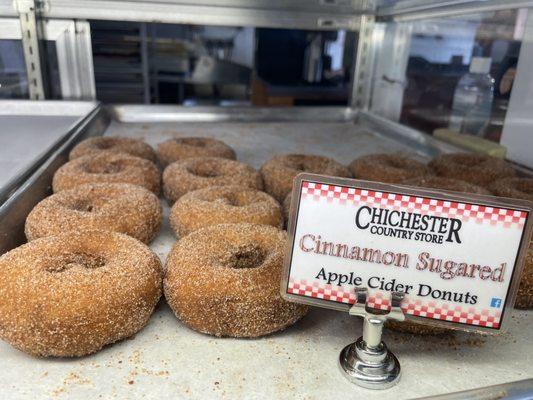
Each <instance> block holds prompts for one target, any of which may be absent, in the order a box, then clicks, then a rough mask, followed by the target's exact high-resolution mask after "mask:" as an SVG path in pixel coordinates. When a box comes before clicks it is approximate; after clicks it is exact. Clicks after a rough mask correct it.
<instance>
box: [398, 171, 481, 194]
mask: <svg viewBox="0 0 533 400" xmlns="http://www.w3.org/2000/svg"><path fill="white" fill-rule="evenodd" d="M402 185H409V186H419V187H421V188H427V189H443V190H450V191H453V192H462V193H474V194H489V195H490V194H491V193H490V192H489V191H488V190H487V189H485V188H482V187H481V186H477V185H474V184H472V183H469V182H465V181H460V180H458V179H451V178H443V177H441V176H420V177H418V178H413V179H408V180H406V181H403V182H402Z"/></svg>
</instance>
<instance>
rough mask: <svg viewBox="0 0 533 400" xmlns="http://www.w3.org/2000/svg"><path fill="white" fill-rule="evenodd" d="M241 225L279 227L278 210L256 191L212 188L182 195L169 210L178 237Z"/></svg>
mask: <svg viewBox="0 0 533 400" xmlns="http://www.w3.org/2000/svg"><path fill="white" fill-rule="evenodd" d="M240 222H247V223H250V224H260V225H272V226H275V227H277V228H282V227H283V217H282V215H281V207H280V205H279V203H278V202H277V201H276V200H274V198H272V197H271V196H270V195H268V194H266V193H264V192H260V191H259V190H255V189H250V188H245V187H240V186H213V187H208V188H205V189H199V190H195V191H193V192H189V193H187V194H185V195H183V196H182V197H180V198H179V199H178V200H177V201H176V203H174V205H173V206H172V209H171V210H170V225H171V226H172V229H173V230H174V232H176V234H177V235H178V236H179V237H183V236H185V235H188V234H189V233H191V232H193V231H196V230H198V229H200V228H204V227H206V226H211V225H218V224H224V223H240Z"/></svg>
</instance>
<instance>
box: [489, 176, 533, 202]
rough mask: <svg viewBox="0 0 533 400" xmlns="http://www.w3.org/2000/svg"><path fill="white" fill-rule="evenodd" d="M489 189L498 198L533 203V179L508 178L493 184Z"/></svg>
mask: <svg viewBox="0 0 533 400" xmlns="http://www.w3.org/2000/svg"><path fill="white" fill-rule="evenodd" d="M489 189H490V190H491V191H492V193H494V194H495V195H496V196H501V197H511V198H514V199H522V200H529V201H533V178H506V179H500V180H498V181H496V182H493V183H492V184H491V185H490V186H489Z"/></svg>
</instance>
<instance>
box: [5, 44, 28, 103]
mask: <svg viewBox="0 0 533 400" xmlns="http://www.w3.org/2000/svg"><path fill="white" fill-rule="evenodd" d="M28 97H29V94H28V80H27V76H26V65H25V63H24V51H23V49H22V41H20V40H7V39H4V40H0V98H3V99H9V98H12V99H23V98H28Z"/></svg>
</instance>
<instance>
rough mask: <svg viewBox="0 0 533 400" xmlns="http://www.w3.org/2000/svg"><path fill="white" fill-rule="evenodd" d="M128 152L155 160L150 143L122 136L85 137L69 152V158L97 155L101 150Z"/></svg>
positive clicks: (131, 154)
mask: <svg viewBox="0 0 533 400" xmlns="http://www.w3.org/2000/svg"><path fill="white" fill-rule="evenodd" d="M104 150H105V151H113V152H116V153H126V154H129V155H130V156H135V157H140V158H145V159H147V160H150V161H152V162H155V152H154V149H152V147H150V145H148V144H147V143H146V142H144V141H142V140H140V139H132V138H126V137H120V136H98V137H91V138H89V139H85V140H84V141H82V142H80V143H79V144H77V145H76V146H75V147H74V148H73V149H72V151H71V152H70V154H69V159H71V160H73V159H75V158H78V157H81V156H86V155H95V154H97V153H99V152H101V151H104Z"/></svg>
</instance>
